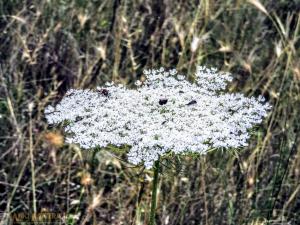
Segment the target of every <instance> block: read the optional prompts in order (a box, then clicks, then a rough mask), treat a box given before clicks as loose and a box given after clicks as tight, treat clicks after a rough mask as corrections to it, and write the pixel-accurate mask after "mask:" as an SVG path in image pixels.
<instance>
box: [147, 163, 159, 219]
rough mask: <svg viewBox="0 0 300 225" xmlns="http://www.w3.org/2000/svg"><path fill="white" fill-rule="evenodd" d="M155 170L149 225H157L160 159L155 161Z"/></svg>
mask: <svg viewBox="0 0 300 225" xmlns="http://www.w3.org/2000/svg"><path fill="white" fill-rule="evenodd" d="M153 170H154V177H153V181H152V200H151V211H150V223H149V225H155V210H156V201H157V200H156V199H157V185H158V175H159V159H158V160H157V161H155V163H154V168H153Z"/></svg>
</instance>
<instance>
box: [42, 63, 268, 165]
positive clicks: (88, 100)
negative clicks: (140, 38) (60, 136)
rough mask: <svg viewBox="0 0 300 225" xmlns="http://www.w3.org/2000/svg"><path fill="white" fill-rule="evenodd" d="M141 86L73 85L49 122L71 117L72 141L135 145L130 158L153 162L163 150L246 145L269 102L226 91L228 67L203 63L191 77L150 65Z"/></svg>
mask: <svg viewBox="0 0 300 225" xmlns="http://www.w3.org/2000/svg"><path fill="white" fill-rule="evenodd" d="M145 76H146V80H145V82H144V83H142V82H140V81H137V82H136V86H137V88H136V89H128V88H126V87H124V86H122V85H115V84H113V83H108V84H106V86H105V87H99V88H97V90H74V89H72V90H69V91H68V92H67V94H66V96H65V97H64V98H63V99H62V100H61V102H60V103H59V104H58V105H56V107H52V106H48V107H47V108H46V110H45V113H46V118H47V121H48V123H49V124H57V123H61V122H65V121H67V123H66V124H67V125H66V126H65V131H66V132H67V133H69V137H68V138H67V142H68V143H76V144H79V145H80V146H81V147H82V148H85V149H89V148H95V147H105V146H107V145H109V144H111V145H115V146H122V145H129V146H131V148H130V151H129V153H128V155H127V156H128V160H129V161H130V162H131V163H133V164H140V163H144V165H145V166H146V167H147V168H151V167H152V165H153V162H154V161H155V160H157V159H158V157H159V156H161V155H163V154H165V153H167V152H170V151H172V152H174V153H175V154H180V153H186V152H194V153H200V154H204V153H206V152H207V151H208V150H209V149H211V148H238V147H243V146H246V145H247V139H248V138H249V133H248V131H249V129H250V128H252V127H253V126H254V125H256V124H259V123H261V122H262V118H263V117H265V116H266V115H267V111H268V109H270V106H269V104H268V103H264V99H263V97H261V96H260V97H258V98H257V99H256V98H253V97H251V98H248V97H245V96H243V95H242V94H238V93H225V88H226V84H227V82H229V81H231V80H232V78H231V76H230V74H228V73H222V72H217V70H216V69H207V68H205V67H200V66H199V67H198V68H197V71H196V74H195V77H194V78H195V81H194V82H189V81H188V80H186V79H185V76H183V75H178V74H177V71H176V70H170V71H165V70H164V69H159V70H148V71H145Z"/></svg>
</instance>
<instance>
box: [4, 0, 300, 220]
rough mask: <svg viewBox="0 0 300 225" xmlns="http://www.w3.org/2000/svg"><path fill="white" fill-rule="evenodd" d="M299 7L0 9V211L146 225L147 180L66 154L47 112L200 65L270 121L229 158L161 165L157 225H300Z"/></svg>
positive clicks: (96, 2) (54, 4)
mask: <svg viewBox="0 0 300 225" xmlns="http://www.w3.org/2000/svg"><path fill="white" fill-rule="evenodd" d="M299 5H300V4H299V1H298V0H285V1H284V0H282V1H258V0H251V1H247V2H246V1H240V0H236V1H232V0H227V1H221V0H217V1H211V0H203V1H182V0H177V1H170V0H165V1H159V0H152V1H150V0H146V1H141V0H132V1H129V0H93V1H84V0H47V1H38V0H24V1H18V0H7V1H0V31H1V32H0V115H1V118H0V127H1V128H0V151H1V155H0V164H1V168H0V189H1V192H0V211H1V212H19V211H28V210H31V211H34V210H37V211H41V210H42V209H44V210H50V211H55V210H56V211H64V212H67V213H68V215H69V223H70V224H125V225H127V224H147V217H148V216H147V215H148V213H149V209H150V207H149V206H150V201H151V199H150V197H151V196H150V188H151V179H152V178H151V177H152V172H151V171H143V170H142V168H138V167H132V165H128V164H127V163H126V162H125V161H126V160H125V161H122V160H119V159H117V158H116V157H113V156H112V155H111V154H110V153H109V152H107V151H105V150H99V151H94V152H92V151H91V152H84V151H81V150H80V149H79V148H78V147H76V146H72V145H64V144H63V141H62V140H63V134H62V133H60V132H59V131H58V130H53V129H52V128H49V127H47V125H46V123H45V120H44V116H43V110H44V107H45V106H46V105H48V104H51V103H54V102H56V101H57V100H59V99H60V98H61V97H62V96H63V94H64V93H65V91H66V90H67V89H69V88H70V87H77V88H93V87H95V86H96V85H101V84H102V83H103V82H105V81H107V80H115V81H117V82H122V83H125V84H128V85H129V86H130V85H131V84H132V83H133V82H134V81H135V79H137V78H140V74H141V71H142V70H143V69H144V68H149V67H153V66H154V67H160V66H165V67H177V69H178V70H180V71H182V72H187V71H193V70H194V68H195V66H196V65H197V64H205V65H208V66H214V67H217V68H219V69H222V70H225V71H230V72H232V73H233V74H234V75H235V81H234V83H233V85H232V86H231V87H230V90H233V91H235V90H239V91H242V92H244V93H245V94H246V95H258V94H263V95H264V96H266V98H267V99H268V100H269V101H270V102H271V103H272V105H273V106H274V107H273V111H272V114H271V115H270V117H269V119H268V120H267V121H266V122H265V123H264V124H263V126H261V127H259V128H258V129H257V131H256V132H255V133H253V135H252V139H251V143H250V146H249V147H248V148H247V149H244V150H241V151H239V153H238V154H232V153H231V152H223V153H221V152H213V153H211V154H209V155H207V156H206V157H201V158H197V157H184V158H180V159H179V158H178V159H177V160H176V163H173V164H172V163H170V162H165V164H166V165H165V167H164V168H163V171H162V172H163V175H162V178H163V179H161V182H160V184H159V190H158V194H159V200H158V215H157V224H172V225H173V224H174V225H175V224H187V225H191V224H267V223H268V221H273V222H274V223H275V222H276V223H277V224H299V223H300V216H299V208H300V184H299V180H300V145H299V137H298V136H299V133H300V130H299V128H300V124H299V123H300V116H299V115H300V114H299V113H300V112H299V111H300V89H299V84H300V72H299V71H300V66H299V65H300V64H299V63H300V57H299V56H300V54H299V49H300V48H299V47H300V46H299V45H300V42H299V35H300V33H299V29H300V14H299V11H300V8H299ZM196 37H197V38H199V39H198V43H197V46H196V47H197V48H196V49H195V48H193V49H191V43H192V41H193V40H194V38H196ZM115 152H116V153H115V154H116V155H117V157H118V158H121V159H125V158H124V155H122V154H121V153H118V152H117V150H116V149H115ZM72 218H73V219H72ZM72 221H73V222H72ZM288 222H289V223H288ZM2 224H6V222H5V218H4V219H3V220H2Z"/></svg>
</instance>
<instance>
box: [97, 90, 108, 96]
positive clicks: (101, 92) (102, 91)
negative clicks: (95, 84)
mask: <svg viewBox="0 0 300 225" xmlns="http://www.w3.org/2000/svg"><path fill="white" fill-rule="evenodd" d="M98 92H99V93H100V94H102V95H104V96H106V97H107V96H108V95H109V92H108V90H107V89H105V88H102V89H100V90H98Z"/></svg>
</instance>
